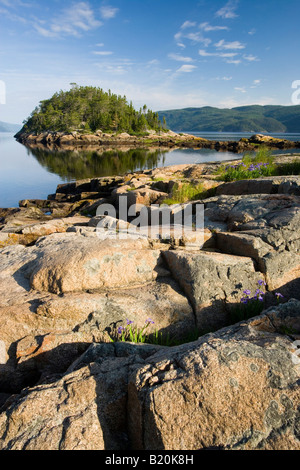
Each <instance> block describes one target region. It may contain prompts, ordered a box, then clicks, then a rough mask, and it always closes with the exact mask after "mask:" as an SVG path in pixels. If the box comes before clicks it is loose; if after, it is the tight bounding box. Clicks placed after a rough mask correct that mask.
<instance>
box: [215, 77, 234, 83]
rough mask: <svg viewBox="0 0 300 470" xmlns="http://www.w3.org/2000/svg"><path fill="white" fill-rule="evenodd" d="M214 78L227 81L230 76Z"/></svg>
mask: <svg viewBox="0 0 300 470" xmlns="http://www.w3.org/2000/svg"><path fill="white" fill-rule="evenodd" d="M216 80H224V81H225V82H228V81H230V80H232V77H217V78H216Z"/></svg>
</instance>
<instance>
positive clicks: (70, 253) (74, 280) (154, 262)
mask: <svg viewBox="0 0 300 470" xmlns="http://www.w3.org/2000/svg"><path fill="white" fill-rule="evenodd" d="M36 248H37V249H36V255H37V258H36V260H35V261H34V262H33V263H32V264H31V266H30V267H29V270H30V271H31V276H30V283H31V287H32V288H33V289H36V290H40V291H46V292H53V293H56V294H60V293H66V292H76V291H77V292H78V291H87V290H93V289H99V288H120V287H126V286H130V285H134V284H143V283H145V282H149V281H152V280H154V279H156V278H157V276H158V275H159V273H160V267H161V266H162V260H161V254H160V251H158V250H152V249H150V245H149V242H148V241H147V240H130V239H129V240H108V239H106V240H100V239H98V238H97V237H96V236H95V237H84V236H78V235H76V234H73V233H66V234H56V235H50V236H49V237H47V238H46V239H44V240H43V239H41V240H40V242H39V243H38V244H37V246H36Z"/></svg>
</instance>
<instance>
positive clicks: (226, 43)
mask: <svg viewBox="0 0 300 470" xmlns="http://www.w3.org/2000/svg"><path fill="white" fill-rule="evenodd" d="M299 17H300V2H299V0H252V1H249V0H229V1H226V0H198V1H197V0H100V1H97V0H87V1H80V0H79V1H78V0H65V1H63V2H62V1H61V0H46V1H45V0H41V1H36V0H0V121H6V122H11V123H17V124H20V123H22V121H23V120H25V119H26V118H27V117H28V116H29V115H30V113H31V112H32V111H33V109H34V108H35V107H36V106H38V104H39V102H40V101H41V100H43V99H47V98H50V97H51V96H52V95H53V94H54V93H55V92H56V91H59V90H68V89H70V83H74V82H75V83H77V84H78V85H82V86H85V85H92V86H97V87H101V88H102V89H103V90H104V91H108V89H110V90H111V91H112V92H113V93H116V94H120V95H122V96H123V95H125V96H126V97H127V99H128V101H132V102H133V104H134V106H135V107H136V108H137V109H139V108H140V107H141V106H143V105H144V104H146V105H147V106H148V107H149V108H150V109H152V110H154V111H159V110H167V109H181V108H186V107H201V106H215V107H220V108H232V107H236V106H243V105H251V104H260V105H267V104H270V105H272V104H280V105H292V104H300V102H299V103H298V102H295V93H296V92H297V87H298V88H300V61H299V53H300V35H299ZM295 89H296V90H295ZM293 93H294V94H293ZM299 94H300V93H299ZM293 96H294V99H293V98H292V97H293ZM298 101H299V100H298Z"/></svg>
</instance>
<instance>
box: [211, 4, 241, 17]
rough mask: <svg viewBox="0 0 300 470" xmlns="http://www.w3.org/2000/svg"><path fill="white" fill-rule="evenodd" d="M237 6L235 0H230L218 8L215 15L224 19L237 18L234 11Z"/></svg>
mask: <svg viewBox="0 0 300 470" xmlns="http://www.w3.org/2000/svg"><path fill="white" fill-rule="evenodd" d="M237 7H238V1H237V0H230V1H229V2H228V3H226V5H225V6H224V7H223V8H221V9H220V10H218V11H217V13H216V16H219V17H221V18H224V19H233V18H237V16H238V15H237V14H236V13H235V10H236V9H237Z"/></svg>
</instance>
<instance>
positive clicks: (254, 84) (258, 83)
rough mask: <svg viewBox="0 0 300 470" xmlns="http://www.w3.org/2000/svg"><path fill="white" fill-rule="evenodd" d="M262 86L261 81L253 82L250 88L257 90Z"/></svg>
mask: <svg viewBox="0 0 300 470" xmlns="http://www.w3.org/2000/svg"><path fill="white" fill-rule="evenodd" d="M260 84H261V79H257V80H253V83H252V86H251V87H250V88H257V87H258V85H260Z"/></svg>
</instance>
